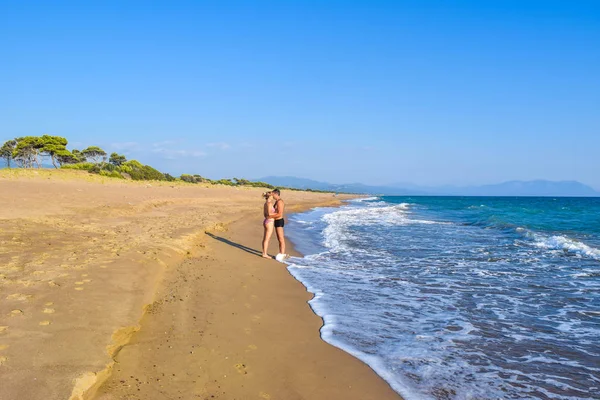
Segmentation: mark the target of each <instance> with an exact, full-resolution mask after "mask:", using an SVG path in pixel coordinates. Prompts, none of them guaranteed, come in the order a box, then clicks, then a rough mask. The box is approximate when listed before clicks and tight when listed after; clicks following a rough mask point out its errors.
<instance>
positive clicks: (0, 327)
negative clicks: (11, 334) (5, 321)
mask: <svg viewBox="0 0 600 400" xmlns="http://www.w3.org/2000/svg"><path fill="white" fill-rule="evenodd" d="M7 329H8V326H0V333H4V332H6V330H7Z"/></svg>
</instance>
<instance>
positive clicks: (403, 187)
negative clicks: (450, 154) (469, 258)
mask: <svg viewBox="0 0 600 400" xmlns="http://www.w3.org/2000/svg"><path fill="white" fill-rule="evenodd" d="M258 180H260V181H262V182H266V183H269V184H271V185H274V186H288V187H296V188H299V189H316V190H327V191H334V192H335V191H338V192H344V193H361V194H374V195H375V194H376V195H384V196H404V195H406V196H558V197H600V192H598V191H596V190H595V189H594V188H592V187H591V186H588V185H586V184H583V183H581V182H578V181H550V180H543V179H539V180H532V181H508V182H503V183H498V184H489V185H480V186H466V187H458V186H450V185H448V186H438V187H426V186H419V185H413V184H401V183H399V184H390V185H386V186H373V185H365V184H362V183H349V184H332V183H327V182H319V181H314V180H311V179H304V178H297V177H291V176H268V177H264V178H260V179H258Z"/></svg>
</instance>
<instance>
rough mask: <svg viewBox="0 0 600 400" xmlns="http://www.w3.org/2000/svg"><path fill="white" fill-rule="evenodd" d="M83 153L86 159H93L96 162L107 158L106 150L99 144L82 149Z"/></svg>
mask: <svg viewBox="0 0 600 400" xmlns="http://www.w3.org/2000/svg"><path fill="white" fill-rule="evenodd" d="M81 155H82V156H83V157H84V158H85V160H86V161H90V160H91V161H92V162H94V163H96V164H98V163H100V160H103V159H104V160H106V152H105V151H104V150H102V149H101V148H100V147H98V146H90V147H88V148H87V149H83V150H81Z"/></svg>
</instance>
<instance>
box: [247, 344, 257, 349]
mask: <svg viewBox="0 0 600 400" xmlns="http://www.w3.org/2000/svg"><path fill="white" fill-rule="evenodd" d="M256 349H258V346H257V345H255V344H249V345H248V348H247V350H246V351H254V350H256Z"/></svg>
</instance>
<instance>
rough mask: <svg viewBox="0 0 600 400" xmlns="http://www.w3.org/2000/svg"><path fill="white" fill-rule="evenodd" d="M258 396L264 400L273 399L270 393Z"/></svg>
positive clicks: (262, 393) (261, 393)
mask: <svg viewBox="0 0 600 400" xmlns="http://www.w3.org/2000/svg"><path fill="white" fill-rule="evenodd" d="M258 395H259V396H260V397H261V398H263V399H267V400H268V399H270V398H271V395H270V394H269V393H265V392H260V393H259V394H258Z"/></svg>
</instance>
